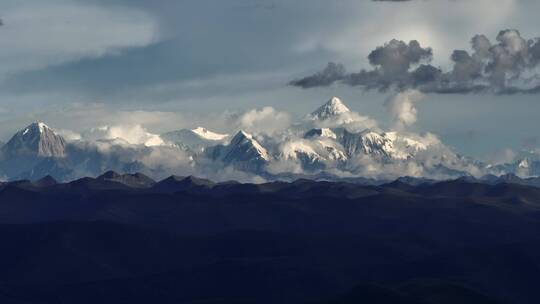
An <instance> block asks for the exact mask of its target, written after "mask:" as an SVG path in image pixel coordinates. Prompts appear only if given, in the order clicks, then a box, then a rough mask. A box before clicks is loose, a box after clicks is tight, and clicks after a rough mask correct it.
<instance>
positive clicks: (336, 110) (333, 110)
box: [310, 97, 351, 120]
mask: <svg viewBox="0 0 540 304" xmlns="http://www.w3.org/2000/svg"><path fill="white" fill-rule="evenodd" d="M349 112H351V110H349V108H348V107H347V106H346V105H345V104H344V103H343V102H342V101H341V99H339V98H337V97H332V98H331V99H330V100H329V101H328V102H327V103H325V104H323V105H322V106H320V107H319V108H318V109H317V110H315V111H314V112H313V113H311V115H310V117H311V118H312V119H320V120H325V119H327V118H330V117H332V116H336V115H340V114H344V113H349Z"/></svg>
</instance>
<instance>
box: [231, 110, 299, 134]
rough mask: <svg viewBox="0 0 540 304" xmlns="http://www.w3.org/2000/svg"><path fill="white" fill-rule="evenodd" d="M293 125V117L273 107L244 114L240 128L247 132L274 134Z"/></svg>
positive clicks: (239, 121) (239, 124)
mask: <svg viewBox="0 0 540 304" xmlns="http://www.w3.org/2000/svg"><path fill="white" fill-rule="evenodd" d="M290 125H291V115H290V114H289V113H286V112H279V111H277V110H276V109H274V108H272V107H264V108H262V109H253V110H250V111H247V112H245V113H244V114H242V115H241V116H240V117H239V119H238V127H239V128H240V129H242V130H245V131H247V132H253V133H266V134H272V133H275V132H278V131H283V130H285V129H287V128H288V127H289V126H290Z"/></svg>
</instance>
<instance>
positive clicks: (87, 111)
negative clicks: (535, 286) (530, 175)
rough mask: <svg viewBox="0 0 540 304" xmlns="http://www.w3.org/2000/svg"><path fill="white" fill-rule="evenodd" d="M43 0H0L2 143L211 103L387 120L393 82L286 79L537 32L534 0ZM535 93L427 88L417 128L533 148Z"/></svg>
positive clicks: (443, 63)
mask: <svg viewBox="0 0 540 304" xmlns="http://www.w3.org/2000/svg"><path fill="white" fill-rule="evenodd" d="M496 3H497V4H496V5H495V4H494V1H492V0H476V1H465V0H461V1H460V0H455V1H446V0H439V1H437V0H433V1H414V0H413V1H407V2H399V3H396V2H392V1H385V2H380V1H377V2H375V1H367V0H366V1H353V0H336V1H323V0H298V1H285V0H269V1H266V0H228V1H223V0H215V1H211V0H196V1H195V0H185V1H173V0H160V1H143V0H131V1H128V0H107V1H105V0H94V1H90V0H50V1H38V0H27V1H24V2H23V1H15V0H3V1H1V2H0V18H2V20H3V23H4V25H3V26H1V27H0V62H1V64H0V126H1V128H0V139H3V140H5V139H7V138H8V137H9V136H10V135H11V134H12V133H13V132H14V131H15V130H17V129H20V128H22V127H23V126H25V125H27V124H28V123H30V122H32V121H34V120H43V121H45V122H47V123H48V124H49V125H51V126H53V127H55V128H58V129H70V130H74V131H81V130H84V129H85V128H90V127H95V126H99V125H103V124H122V123H135V122H137V123H141V124H143V125H144V126H145V127H147V128H148V129H149V130H151V131H153V132H162V131H168V130H173V129H178V128H183V127H196V126H198V125H205V126H208V127H210V128H222V127H223V126H222V125H221V124H220V122H219V121H217V120H216V119H215V117H217V115H219V114H220V113H224V112H227V113H229V112H230V113H234V112H239V111H247V110H250V109H253V108H261V107H263V106H272V107H274V108H275V109H277V110H278V111H286V112H290V113H292V114H293V115H294V116H297V117H301V116H302V115H304V114H305V113H307V112H310V111H311V110H313V109H314V108H315V107H317V106H318V105H320V104H322V103H324V102H325V101H326V100H328V99H329V98H330V97H331V96H334V95H335V96H339V97H341V98H342V99H343V101H344V102H345V103H346V104H347V105H349V106H350V107H351V108H352V109H354V110H356V111H358V112H360V113H362V114H363V115H368V116H370V117H372V118H374V119H376V120H378V121H379V122H380V123H381V124H382V125H384V124H390V119H391V117H390V116H389V115H388V113H387V112H386V110H385V107H384V102H385V100H386V99H388V98H390V97H391V96H392V95H393V94H394V93H395V92H393V91H392V90H389V91H386V92H379V91H376V90H375V91H373V90H372V91H365V90H364V89H363V88H361V87H351V86H348V85H343V84H335V85H332V86H329V87H318V88H312V89H301V88H297V87H293V86H289V85H288V83H289V82H290V81H291V80H293V79H298V78H301V77H304V76H307V75H311V74H313V73H316V72H317V71H320V70H322V69H323V68H324V67H325V66H326V64H327V63H328V62H339V63H342V64H343V65H344V66H346V67H347V70H348V71H357V70H360V69H370V68H371V67H370V64H369V61H368V55H369V53H370V52H371V51H372V50H374V49H375V48H376V47H378V46H382V45H384V44H385V43H387V42H388V41H390V40H391V39H398V40H403V41H405V42H408V41H409V40H417V41H418V42H419V43H420V44H421V46H422V47H430V48H432V52H433V58H432V61H431V64H432V65H434V66H436V67H440V68H441V69H444V70H446V69H449V68H451V66H452V61H451V60H450V56H451V54H452V52H453V50H455V49H464V50H470V48H471V47H470V40H471V38H472V37H473V36H474V35H476V34H484V35H486V36H487V37H489V38H490V40H492V41H494V40H495V37H496V36H497V34H498V33H499V31H501V30H505V29H516V30H519V32H520V33H521V36H522V37H525V38H527V39H530V38H534V37H539V36H540V32H539V30H538V28H540V27H539V24H538V23H539V22H538V18H537V17H536V16H535V15H536V12H538V11H539V9H540V4H539V3H538V2H537V1H526V0H522V1H517V0H500V1H497V2H496ZM538 99H539V98H538V95H537V94H511V95H497V94H493V93H489V92H482V93H476V94H433V93H427V94H426V96H425V98H424V100H423V101H422V102H420V103H418V122H417V123H416V124H415V125H414V126H412V128H414V129H415V131H430V132H434V133H436V134H438V135H439V136H440V137H441V139H442V140H443V141H444V142H447V143H448V144H450V145H451V146H453V147H455V149H456V150H457V151H459V152H461V153H463V154H467V155H474V156H481V157H488V156H489V155H495V154H496V153H497V152H498V151H501V150H504V149H506V148H511V149H514V150H519V149H522V148H523V147H530V146H531V145H535V144H536V137H537V136H539V134H538V129H539V127H540V122H539V120H538V118H537V116H538V113H540V101H539V100H538Z"/></svg>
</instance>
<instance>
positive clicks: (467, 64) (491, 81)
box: [290, 29, 540, 94]
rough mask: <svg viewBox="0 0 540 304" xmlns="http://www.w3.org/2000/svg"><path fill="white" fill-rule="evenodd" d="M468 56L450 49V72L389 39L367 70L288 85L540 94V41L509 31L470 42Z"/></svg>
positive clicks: (333, 70) (330, 70)
mask: <svg viewBox="0 0 540 304" xmlns="http://www.w3.org/2000/svg"><path fill="white" fill-rule="evenodd" d="M470 44H471V49H472V51H470V52H469V51H466V50H454V51H453V52H452V55H451V58H450V59H451V60H452V67H451V69H450V70H448V71H443V70H442V69H441V68H439V67H435V66H433V65H431V64H430V61H431V60H432V59H433V52H432V50H431V48H429V47H422V46H421V45H420V44H419V43H418V41H416V40H412V41H410V42H409V43H408V44H407V43H405V42H404V41H399V40H395V39H394V40H391V41H390V42H388V43H386V44H385V45H383V46H380V47H377V48H376V49H375V50H374V51H372V52H371V53H370V54H369V56H368V59H369V63H370V64H371V65H372V66H373V68H372V69H370V70H361V71H360V72H357V73H347V72H346V71H345V67H344V66H343V65H341V64H338V63H329V64H328V66H327V67H326V68H325V69H324V70H323V71H321V72H318V73H315V74H314V75H311V76H307V77H304V78H301V79H297V80H293V81H292V82H291V83H290V84H291V85H293V86H298V87H301V88H312V87H320V86H329V85H332V84H335V83H341V84H345V85H350V86H359V87H362V88H364V89H366V90H371V89H376V90H379V91H386V90H389V89H395V90H398V91H401V90H406V89H417V90H419V91H421V92H424V93H443V94H448V93H497V94H514V93H539V92H540V38H533V39H526V38H524V37H522V36H521V34H520V32H519V31H517V30H514V29H507V30H503V31H500V32H499V34H498V35H497V37H496V40H495V42H491V41H490V40H489V38H488V37H486V36H485V35H476V36H474V37H473V38H472V39H471V42H470Z"/></svg>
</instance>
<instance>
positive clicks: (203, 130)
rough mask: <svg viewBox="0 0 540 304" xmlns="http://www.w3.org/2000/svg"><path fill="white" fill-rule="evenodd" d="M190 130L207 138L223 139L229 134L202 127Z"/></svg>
mask: <svg viewBox="0 0 540 304" xmlns="http://www.w3.org/2000/svg"><path fill="white" fill-rule="evenodd" d="M191 131H192V132H193V133H195V134H197V135H199V136H200V137H202V138H204V139H207V140H224V139H225V138H227V137H228V136H229V134H220V133H216V132H212V131H210V130H208V129H206V128H203V127H197V128H195V129H192V130H191Z"/></svg>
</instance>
